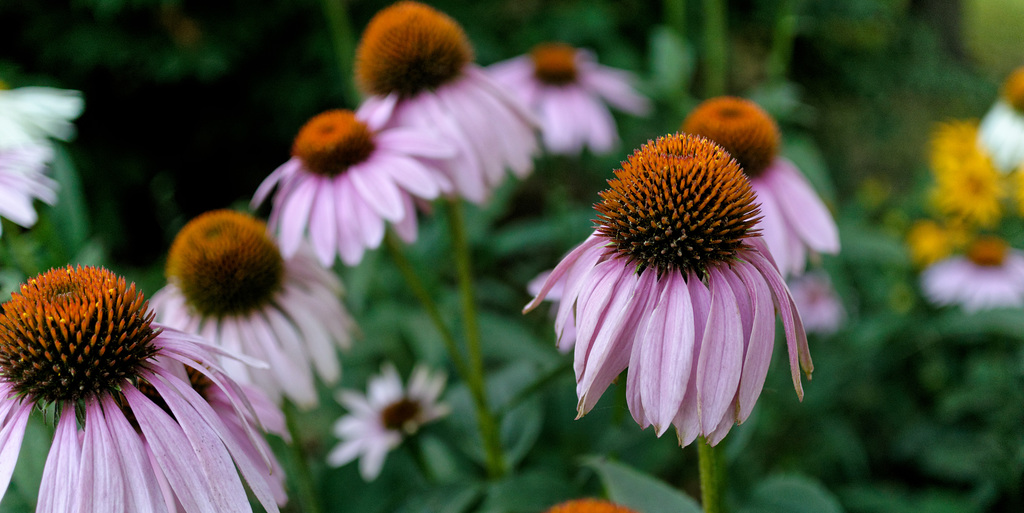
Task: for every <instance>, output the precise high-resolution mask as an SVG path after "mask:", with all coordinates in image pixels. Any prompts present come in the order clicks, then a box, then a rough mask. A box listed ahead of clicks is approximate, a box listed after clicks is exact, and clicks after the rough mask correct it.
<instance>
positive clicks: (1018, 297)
mask: <svg viewBox="0 0 1024 513" xmlns="http://www.w3.org/2000/svg"><path fill="white" fill-rule="evenodd" d="M921 289H922V291H923V292H924V295H925V297H926V298H928V300H929V301H931V302H932V303H934V304H936V305H940V306H941V305H960V307H962V308H963V309H964V311H967V312H976V311H979V310H987V309H991V308H1000V307H1019V306H1021V305H1024V253H1021V251H1019V250H1017V249H1013V248H1010V247H1009V245H1007V244H1006V242H1005V241H1004V240H1002V239H1000V238H997V237H991V236H984V237H979V238H977V239H976V240H975V241H974V242H973V243H972V244H971V245H970V247H969V248H968V249H967V253H966V254H965V255H961V256H952V257H949V258H947V259H945V260H942V261H940V262H937V263H935V264H932V265H931V266H929V267H928V268H927V269H925V270H924V271H923V272H922V273H921Z"/></svg>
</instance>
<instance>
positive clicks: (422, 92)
mask: <svg viewBox="0 0 1024 513" xmlns="http://www.w3.org/2000/svg"><path fill="white" fill-rule="evenodd" d="M472 59H473V50H472V48H471V47H470V44H469V41H468V40H467V39H466V35H465V33H464V32H463V31H462V27H460V26H459V24H458V23H456V22H455V20H453V19H451V18H449V17H448V16H446V15H444V14H442V13H440V12H438V11H437V10H435V9H433V8H432V7H429V6H426V5H423V4H421V3H418V2H411V1H403V2H398V3H396V4H394V5H392V6H390V7H387V8H385V9H383V10H381V11H380V12H378V13H377V14H376V15H375V16H374V17H373V19H372V20H370V23H369V24H368V25H367V27H366V30H365V31H364V32H363V36H362V40H361V41H360V43H359V48H358V50H357V52H356V78H357V79H358V81H359V83H360V85H361V86H362V88H363V89H364V90H365V91H366V92H367V94H368V95H369V97H368V98H367V99H366V101H365V102H364V103H363V106H362V107H360V109H359V110H360V113H361V114H362V115H364V116H365V118H366V119H367V120H374V122H380V123H381V124H382V125H383V126H386V127H418V128H421V129H424V130H428V131H431V132H432V133H436V134H437V135H438V136H439V138H440V139H441V140H443V141H444V142H445V143H447V144H451V145H454V146H455V148H456V150H457V153H456V155H455V158H453V159H451V160H447V161H443V162H438V163H437V164H438V165H439V166H441V167H442V169H443V170H444V171H445V173H447V175H448V177H449V178H450V179H451V181H452V183H453V184H454V186H455V192H456V193H457V194H458V195H461V196H462V197H464V198H466V199H468V200H469V201H472V202H474V203H482V202H483V201H485V200H486V199H487V198H488V197H489V196H490V194H491V191H492V190H493V189H494V188H496V187H497V186H498V185H500V184H501V183H502V182H503V181H504V179H505V168H509V169H511V170H512V173H513V174H515V175H516V176H518V177H520V178H522V177H524V176H526V175H527V174H528V173H529V172H530V171H531V170H532V169H533V160H532V157H533V155H534V153H536V151H537V140H536V139H537V138H536V135H535V134H534V129H535V128H536V121H535V120H534V118H533V116H532V115H531V114H530V113H529V111H528V110H527V109H526V107H525V106H523V105H522V104H521V103H520V102H519V101H518V100H517V99H515V98H514V97H513V96H512V95H511V94H510V93H509V92H508V91H506V90H505V89H504V88H503V87H502V86H500V85H499V84H497V83H496V82H495V81H494V80H493V79H491V78H490V77H489V76H487V74H486V73H485V72H484V71H483V69H481V68H480V67H479V66H477V65H476V64H474V63H473V62H472Z"/></svg>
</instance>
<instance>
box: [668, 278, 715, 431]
mask: <svg viewBox="0 0 1024 513" xmlns="http://www.w3.org/2000/svg"><path fill="white" fill-rule="evenodd" d="M686 286H687V288H688V289H689V292H690V304H691V305H693V318H694V319H695V320H696V319H707V318H709V315H710V313H711V291H709V290H708V288H707V287H706V286H704V283H703V282H702V281H701V280H700V278H698V277H697V275H696V274H695V273H693V272H691V273H690V274H689V279H688V280H687V282H686ZM693 328H694V333H693V339H694V346H693V355H694V358H697V357H698V356H699V355H700V353H701V351H702V350H703V341H704V332H705V329H706V328H707V323H701V322H695V323H694V327H693ZM691 366H692V364H691ZM680 386H683V385H682V384H681V383H680ZM685 388H686V393H685V394H684V395H683V404H682V405H681V406H680V407H679V412H678V413H677V414H676V418H675V419H673V421H672V425H673V426H675V428H676V433H677V435H678V438H679V444H680V445H681V446H686V445H689V444H691V443H692V442H693V441H694V440H696V439H697V436H699V435H700V434H701V429H700V408H699V407H698V403H699V402H700V394H699V393H698V392H697V371H696V369H693V368H692V367H691V371H690V379H689V380H688V381H687V382H686V385H685Z"/></svg>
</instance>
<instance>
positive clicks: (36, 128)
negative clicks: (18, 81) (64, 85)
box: [0, 81, 85, 150]
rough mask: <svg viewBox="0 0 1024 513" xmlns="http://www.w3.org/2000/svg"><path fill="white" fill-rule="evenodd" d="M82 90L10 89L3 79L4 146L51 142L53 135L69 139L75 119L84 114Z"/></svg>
mask: <svg viewBox="0 0 1024 513" xmlns="http://www.w3.org/2000/svg"><path fill="white" fill-rule="evenodd" d="M83 108H85V102H84V101H83V100H82V93H81V92H80V91H75V90H72V89H57V88H54V87H36V86H32V87H17V88H14V89H6V88H5V87H4V83H3V82H2V81H0V150H7V149H11V148H17V147H19V146H32V145H40V144H41V145H48V144H50V139H51V138H53V139H59V140H62V141H69V140H71V139H72V138H73V137H74V136H75V125H74V124H73V123H72V122H71V121H72V120H73V119H75V118H77V117H78V116H79V115H81V114H82V109H83Z"/></svg>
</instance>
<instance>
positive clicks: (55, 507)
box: [26, 408, 137, 513]
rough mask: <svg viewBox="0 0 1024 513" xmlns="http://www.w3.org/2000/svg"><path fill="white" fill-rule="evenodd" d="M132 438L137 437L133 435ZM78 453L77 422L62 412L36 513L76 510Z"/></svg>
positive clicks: (70, 410)
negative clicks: (43, 491) (44, 491)
mask: <svg viewBox="0 0 1024 513" xmlns="http://www.w3.org/2000/svg"><path fill="white" fill-rule="evenodd" d="M26 418H27V417H26ZM133 431H134V430H133ZM132 436H135V437H137V435H134V432H133V435H132ZM81 453H82V443H81V441H80V439H79V438H78V421H77V420H76V419H75V412H74V409H73V408H65V409H64V411H63V412H61V416H60V420H58V421H57V429H56V431H55V432H54V435H53V443H52V444H51V445H50V453H49V454H48V455H47V457H46V465H45V466H44V467H43V479H42V481H41V482H40V483H39V490H40V491H42V490H46V491H47V493H41V494H39V503H38V504H37V505H36V511H37V512H39V513H65V512H67V511H74V510H75V506H74V505H75V495H76V494H77V492H78V486H77V485H78V475H79V461H81V459H82V457H81Z"/></svg>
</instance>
